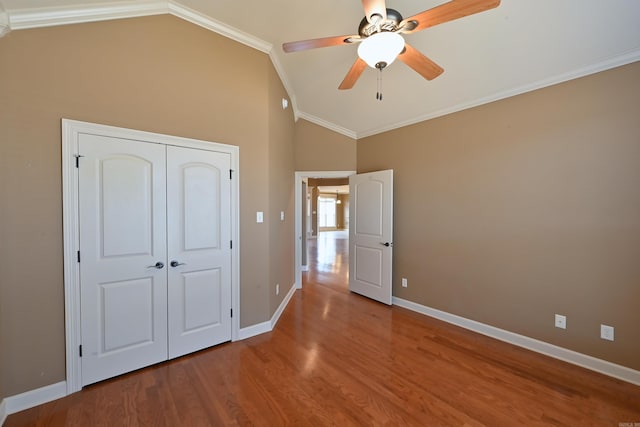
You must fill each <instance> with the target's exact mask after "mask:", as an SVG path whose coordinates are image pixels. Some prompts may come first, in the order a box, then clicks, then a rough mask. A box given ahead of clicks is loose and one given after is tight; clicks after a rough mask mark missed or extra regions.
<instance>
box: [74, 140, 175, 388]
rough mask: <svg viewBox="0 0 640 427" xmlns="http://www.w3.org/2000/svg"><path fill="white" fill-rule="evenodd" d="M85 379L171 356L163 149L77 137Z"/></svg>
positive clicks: (107, 376)
mask: <svg viewBox="0 0 640 427" xmlns="http://www.w3.org/2000/svg"><path fill="white" fill-rule="evenodd" d="M79 149H80V152H81V153H82V156H83V158H82V167H80V168H79V171H78V174H79V190H78V194H79V196H78V198H79V234H80V249H81V251H80V252H79V254H78V256H79V257H80V261H81V262H80V283H81V288H80V295H81V336H82V341H81V342H82V353H83V354H82V359H81V361H82V362H81V363H82V385H86V384H91V383H94V382H96V381H100V380H103V379H105V378H110V377H113V376H116V375H119V374H122V373H124V372H129V371H132V370H134V369H138V368H140V367H143V366H147V365H150V364H153V363H157V362H160V361H162V360H166V359H167V310H166V306H167V273H166V272H167V267H166V265H165V264H166V258H167V257H166V248H167V246H166V211H165V209H166V201H165V190H166V184H165V177H166V173H165V147H164V146H162V145H157V144H147V143H142V142H135V141H129V140H122V139H118V138H110V137H105V136H97V135H88V134H82V135H80V139H79Z"/></svg>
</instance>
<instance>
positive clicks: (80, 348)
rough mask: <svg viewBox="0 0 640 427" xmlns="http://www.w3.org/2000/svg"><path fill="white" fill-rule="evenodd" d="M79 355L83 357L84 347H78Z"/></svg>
mask: <svg viewBox="0 0 640 427" xmlns="http://www.w3.org/2000/svg"><path fill="white" fill-rule="evenodd" d="M78 353H79V354H80V357H82V345H80V346H78Z"/></svg>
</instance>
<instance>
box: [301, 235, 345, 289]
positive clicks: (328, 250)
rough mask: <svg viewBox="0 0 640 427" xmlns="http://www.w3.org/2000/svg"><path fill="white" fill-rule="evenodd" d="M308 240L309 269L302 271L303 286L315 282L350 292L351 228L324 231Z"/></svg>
mask: <svg viewBox="0 0 640 427" xmlns="http://www.w3.org/2000/svg"><path fill="white" fill-rule="evenodd" d="M307 242H308V243H307V245H308V254H307V256H308V266H309V271H307V272H303V273H302V284H303V285H302V286H303V288H304V286H305V284H307V283H314V284H317V285H321V286H326V287H328V288H330V289H333V290H335V291H338V292H348V287H349V230H339V231H323V232H320V233H319V234H318V237H317V238H315V239H309V240H307Z"/></svg>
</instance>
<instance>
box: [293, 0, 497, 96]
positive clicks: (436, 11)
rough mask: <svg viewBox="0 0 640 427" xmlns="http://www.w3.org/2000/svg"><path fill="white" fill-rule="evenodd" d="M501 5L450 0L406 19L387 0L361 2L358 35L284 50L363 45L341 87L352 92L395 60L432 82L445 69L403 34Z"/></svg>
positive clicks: (307, 42) (493, 0)
mask: <svg viewBox="0 0 640 427" xmlns="http://www.w3.org/2000/svg"><path fill="white" fill-rule="evenodd" d="M499 5H500V0H451V1H449V2H447V3H444V4H441V5H440V6H436V7H434V8H432V9H429V10H425V11H423V12H420V13H418V14H416V15H413V16H411V17H409V18H406V19H404V18H403V17H402V15H400V13H399V12H398V11H396V10H394V9H387V7H386V4H385V0H362V6H363V8H364V13H365V17H364V18H363V19H362V21H361V22H360V26H359V27H358V34H357V35H346V36H334V37H323V38H319V39H310V40H301V41H295V42H289V43H284V44H283V45H282V49H283V50H284V51H285V52H299V51H303V50H308V49H315V48H318V47H329V46H339V45H348V44H352V43H360V46H358V59H356V62H355V63H354V64H353V66H352V67H351V69H350V70H349V72H348V73H347V75H346V77H345V78H344V80H343V81H342V83H341V84H340V86H339V87H338V89H341V90H345V89H351V88H352V87H353V86H354V85H355V83H356V81H357V80H358V78H359V77H360V75H361V74H362V73H363V71H364V69H365V68H366V67H367V65H369V66H370V67H372V68H376V69H378V70H382V69H383V68H385V67H386V66H388V65H390V64H391V63H392V62H393V61H394V60H395V59H396V58H398V59H400V61H402V62H404V63H405V64H407V65H408V66H409V67H411V68H412V69H413V70H414V71H416V72H417V73H418V74H420V75H421V76H422V77H424V78H425V79H427V80H433V79H435V78H436V77H438V76H439V75H440V74H442V72H443V71H444V69H443V68H442V67H440V66H439V65H438V64H436V63H435V62H433V61H432V60H430V59H429V58H427V57H426V56H424V55H423V54H422V53H420V52H419V51H418V50H416V49H414V48H413V47H411V45H409V44H407V43H405V41H404V38H403V37H402V36H401V34H412V33H415V32H417V31H420V30H424V29H426V28H429V27H433V26H435V25H438V24H442V23H444V22H448V21H453V20H454V19H458V18H462V17H465V16H468V15H473V14H475V13H480V12H484V11H485V10H489V9H493V8H495V7H498V6H499ZM380 96H381V95H380ZM379 99H381V98H379Z"/></svg>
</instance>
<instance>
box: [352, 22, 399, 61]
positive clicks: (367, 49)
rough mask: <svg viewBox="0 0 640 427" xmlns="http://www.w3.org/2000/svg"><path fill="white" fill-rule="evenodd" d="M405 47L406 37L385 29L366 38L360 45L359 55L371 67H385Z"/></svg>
mask: <svg viewBox="0 0 640 427" xmlns="http://www.w3.org/2000/svg"><path fill="white" fill-rule="evenodd" d="M402 49H404V39H403V38H402V36H401V35H400V34H398V33H392V32H390V31H383V32H380V33H376V34H373V35H371V36H369V37H367V38H366V39H364V40H363V41H362V42H361V43H360V46H358V56H359V57H360V58H361V59H362V60H363V61H364V62H366V63H367V65H368V66H369V67H371V68H384V67H386V66H388V65H391V63H392V62H393V61H395V60H396V58H397V57H398V55H399V54H400V52H402Z"/></svg>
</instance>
